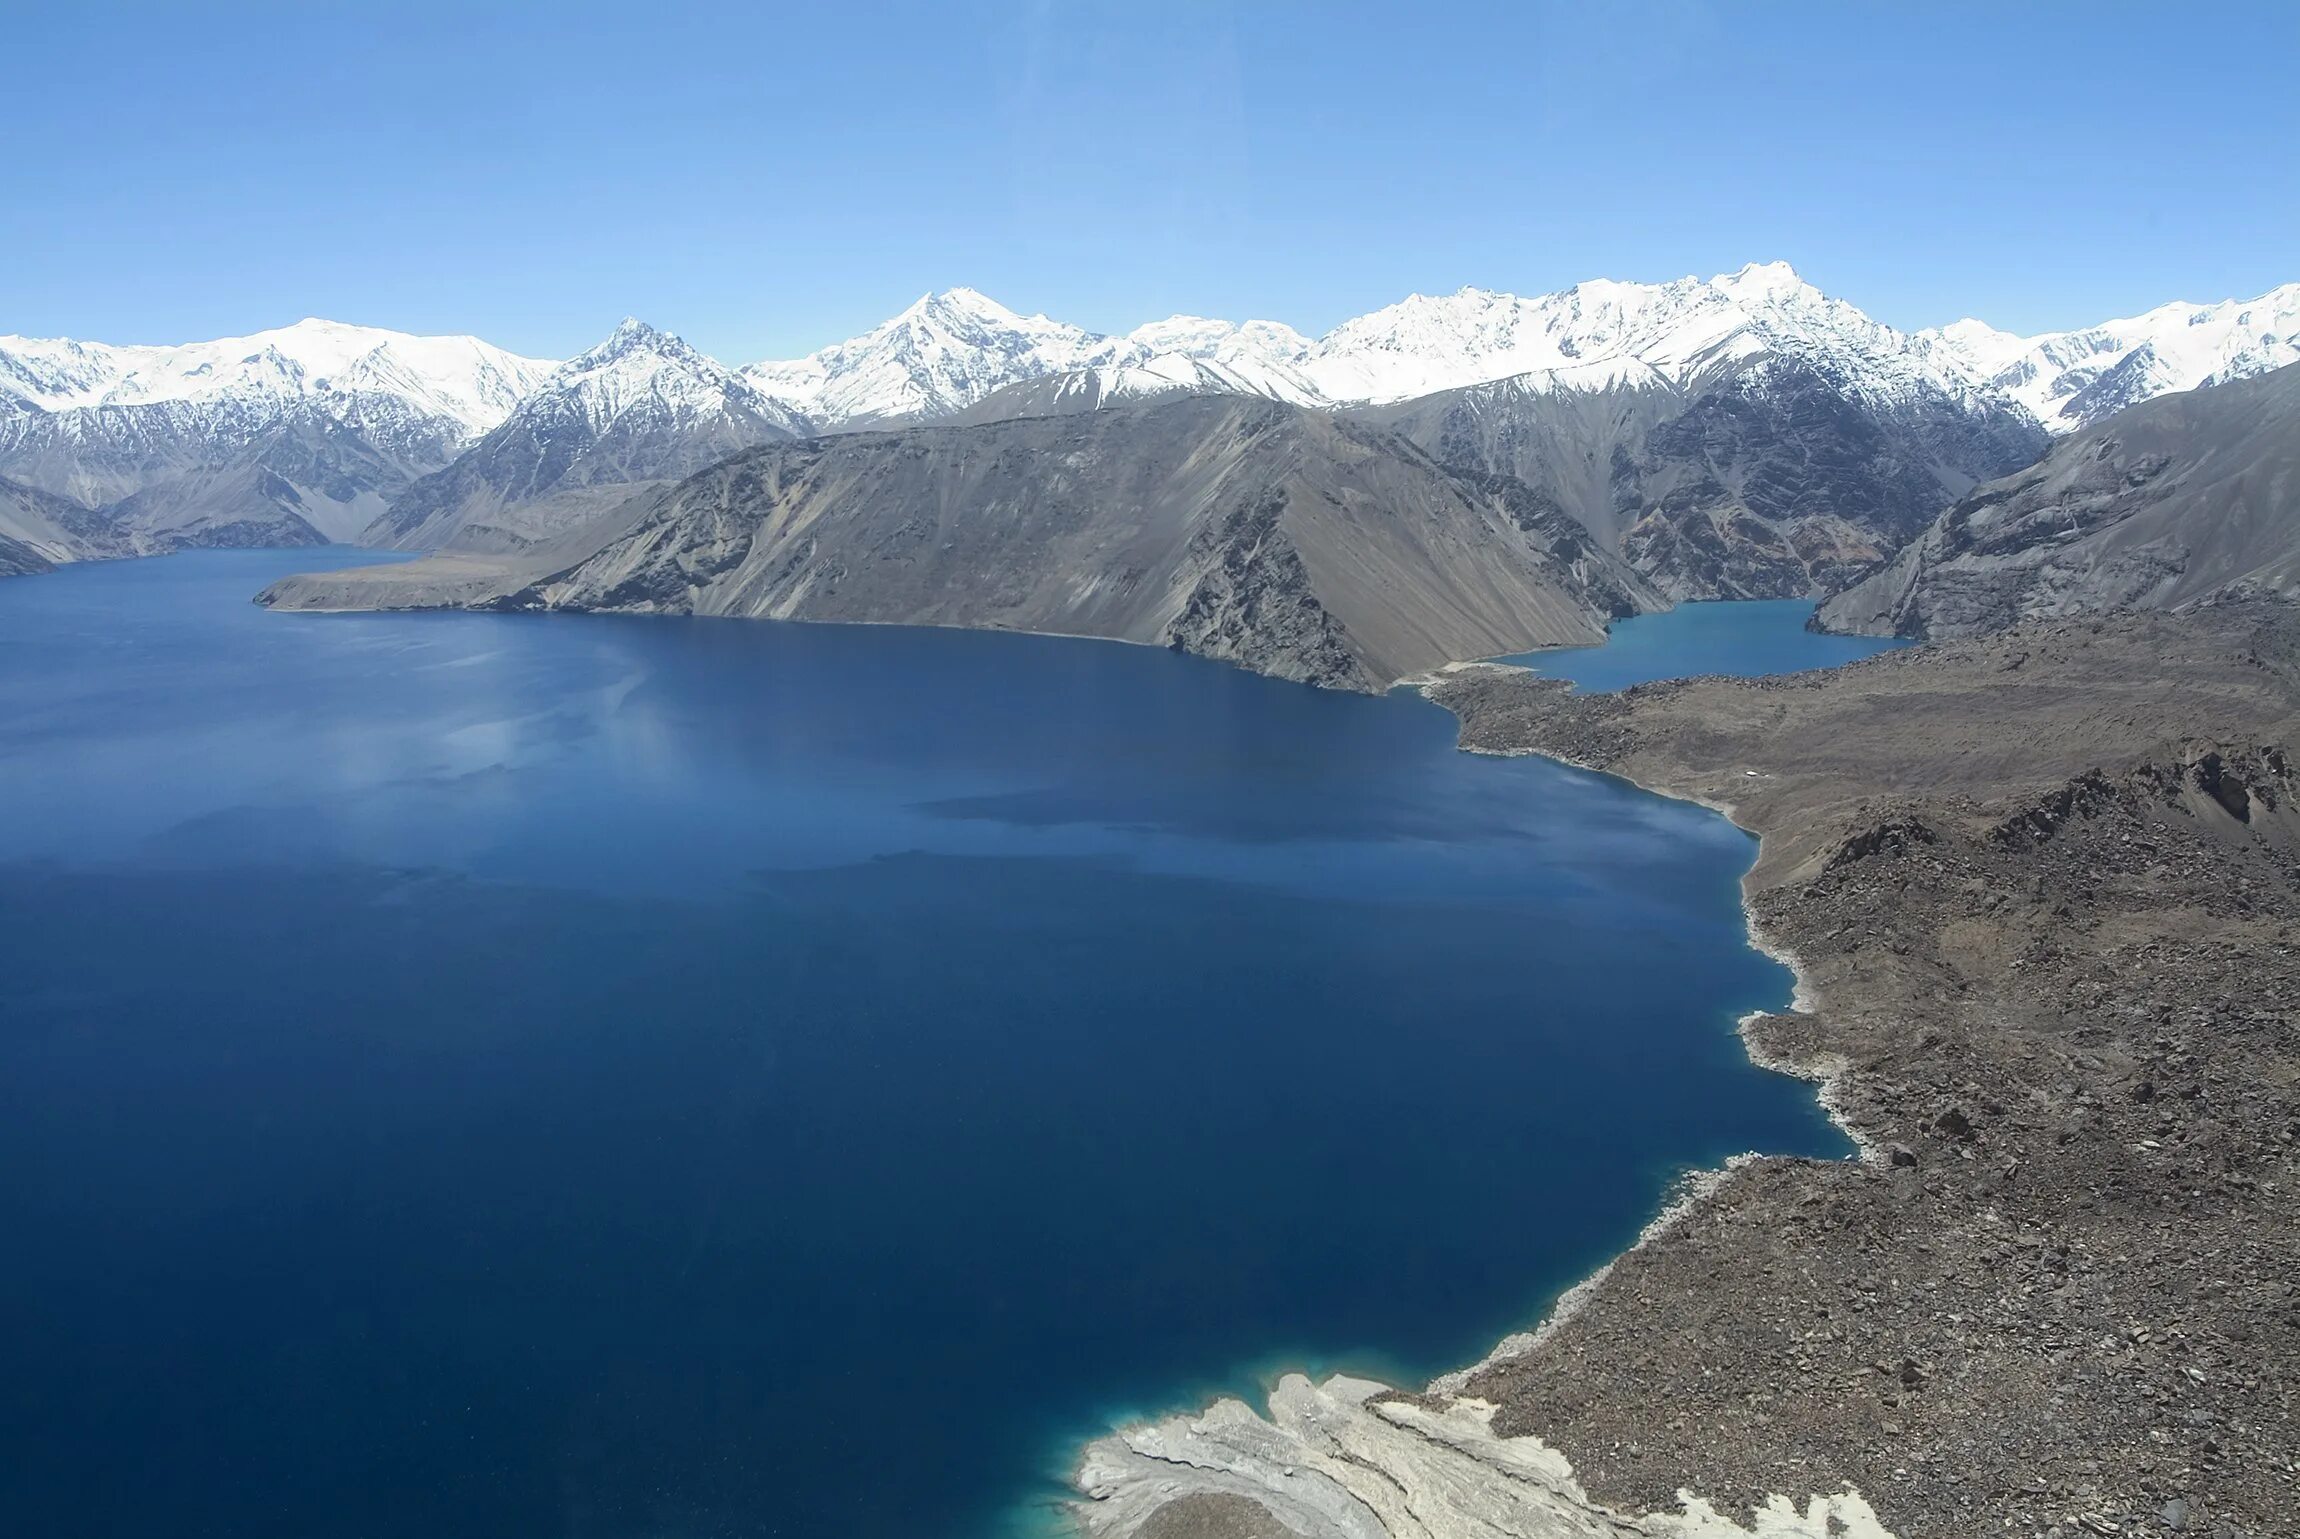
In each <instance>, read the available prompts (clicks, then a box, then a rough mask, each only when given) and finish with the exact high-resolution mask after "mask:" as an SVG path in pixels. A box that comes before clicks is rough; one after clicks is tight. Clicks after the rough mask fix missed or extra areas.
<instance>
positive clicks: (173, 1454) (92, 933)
mask: <svg viewBox="0 0 2300 1539" xmlns="http://www.w3.org/2000/svg"><path fill="white" fill-rule="evenodd" d="M343 559H344V557H343V556H342V554H341V553H337V552H310V551H304V552H231V553H204V554H198V555H189V556H182V557H171V558H168V559H165V560H154V561H141V562H123V563H118V564H113V565H105V566H89V567H82V568H75V569H69V570H66V571H64V572H61V573H58V574H55V575H53V576H44V577H40V578H32V579H20V580H11V581H9V582H6V583H0V809H5V812H4V813H0V938H4V942H5V947H6V951H5V973H4V977H0V1177H4V1179H0V1232H4V1233H6V1234H7V1235H8V1236H9V1237H10V1245H9V1250H10V1256H11V1263H10V1265H9V1266H8V1267H6V1268H4V1269H0V1311H4V1312H5V1314H6V1317H7V1318H8V1319H9V1320H10V1321H11V1322H12V1326H11V1331H10V1341H11V1352H10V1361H9V1367H8V1373H7V1385H6V1388H5V1390H4V1391H0V1447H6V1448H7V1449H8V1450H9V1451H10V1453H9V1457H8V1458H7V1459H5V1460H0V1511H5V1512H7V1513H9V1514H11V1526H12V1527H13V1528H15V1529H20V1530H21V1531H22V1532H26V1533H70V1534H74V1535H84V1536H109V1535H121V1536H126V1535H138V1536H147V1535H151V1534H155V1533H171V1534H202V1533H213V1534H232V1535H237V1536H280V1539H288V1536H296V1539H337V1536H340V1539H353V1536H359V1539H375V1536H398V1535H407V1536H417V1535H421V1536H425V1539H440V1536H460V1535H471V1536H481V1535H487V1536H499V1535H503V1534H509V1533H517V1534H524V1535H565V1536H568V1539H592V1536H624V1535H628V1536H633V1539H640V1536H645V1539H667V1536H685V1535H693V1536H704V1535H730V1534H742V1535H749V1534H794V1535H807V1536H818V1535H824V1534H838V1535H842V1536H859V1539H869V1536H877V1535H889V1536H892V1535H903V1536H906V1539H907V1536H914V1535H917V1534H919V1533H922V1532H930V1533H950V1534H959V1535H966V1534H979V1533H988V1532H996V1531H998V1530H1000V1529H1001V1528H1003V1527H1008V1526H1011V1525H1012V1524H1014V1523H1015V1522H1016V1521H1017V1520H1018V1517H1019V1518H1020V1519H1023V1520H1030V1521H1035V1520H1039V1519H1042V1518H1043V1517H1044V1515H1045V1511H1046V1509H1045V1506H1044V1502H1045V1500H1046V1499H1048V1498H1049V1497H1050V1496H1051V1495H1052V1491H1051V1479H1052V1476H1053V1475H1054V1474H1058V1473H1059V1471H1058V1469H1056V1468H1055V1466H1056V1465H1057V1464H1058V1462H1059V1451H1060V1450H1062V1449H1064V1448H1066V1447H1068V1446H1069V1444H1070V1441H1071V1440H1072V1439H1073V1438H1075V1437H1077V1436H1079V1435H1082V1434H1084V1433H1088V1432H1092V1431H1096V1430H1099V1429H1100V1428H1101V1427H1102V1426H1104V1425H1106V1424H1107V1421H1108V1419H1109V1418H1110V1416H1112V1415H1113V1414H1116V1413H1120V1412H1123V1411H1129V1410H1134V1411H1154V1410H1159V1409H1164V1408H1169V1407H1176V1406H1181V1405H1186V1404H1190V1403H1193V1402H1195V1401H1196V1400H1198V1399H1199V1398H1201V1397H1202V1396H1204V1395H1205V1394H1208V1393H1211V1392H1215V1391H1220V1390H1233V1391H1246V1392H1251V1391H1252V1390H1253V1389H1254V1388H1255V1387H1256V1383H1257V1378H1258V1376H1259V1375H1261V1374H1264V1373H1266V1372H1268V1371H1270V1370H1271V1369H1272V1368H1274V1367H1277V1366H1284V1365H1287V1364H1291V1363H1297V1362H1300V1363H1316V1364H1321V1365H1326V1366H1357V1367H1363V1368H1368V1369H1371V1370H1373V1371H1377V1372H1381V1373H1385V1374H1390V1375H1395V1376H1400V1377H1409V1378H1410V1377H1417V1376H1420V1375H1424V1374H1428V1373H1431V1372H1435V1371H1438V1370H1441V1369H1443V1368H1446V1367H1449V1366H1453V1365H1455V1364H1457V1363H1459V1362H1461V1361H1465V1360H1467V1359H1469V1358H1472V1357H1474V1356H1476V1355H1477V1354H1479V1353H1480V1352H1482V1351H1483V1350H1484V1349H1485V1348H1486V1347H1487V1346H1489V1345H1490V1344H1491V1343H1492V1341H1493V1340H1495V1339H1496V1338H1497V1337H1499V1336H1500V1335H1501V1334H1503V1333H1504V1332H1506V1331H1507V1330H1509V1329H1512V1328H1514V1327H1518V1326H1521V1325H1524V1324H1525V1323H1527V1322H1528V1321H1529V1320H1530V1319H1532V1318H1533V1317H1534V1316H1535V1315H1536V1314H1537V1313H1538V1311H1539V1310H1540V1308H1541V1307H1542V1306H1543V1304H1544V1303H1545V1302H1546V1301H1547V1299H1548V1298H1549V1297H1550V1296H1552V1295H1553V1294H1554V1293H1555V1291H1556V1290H1557V1289H1559V1288H1561V1287H1563V1286H1565V1285H1566V1284H1569V1283H1570V1282H1572V1281H1573V1280H1575V1279H1576V1278H1577V1277H1579V1276H1580V1275H1582V1274H1584V1273H1585V1272H1586V1271H1587V1270H1588V1269H1589V1268H1590V1267H1592V1266H1593V1265H1595V1264H1596V1263H1598V1262H1599V1261H1601V1260H1603V1259H1604V1258H1605V1257H1606V1256H1607V1255H1609V1254H1611V1253H1613V1252H1614V1251H1615V1250H1617V1249H1618V1248H1619V1247H1620V1246H1621V1245H1622V1244H1624V1243H1626V1242H1627V1241H1628V1240H1629V1239H1630V1238H1631V1237H1632V1236H1633V1235H1634V1234H1635V1233H1636V1231H1637V1229H1638V1228H1639V1227H1640V1225H1642V1223H1643V1222H1644V1221H1645V1219H1646V1218H1647V1216H1648V1215H1649V1214H1650V1213H1651V1212H1652V1211H1653V1209H1654V1207H1655V1205H1656V1204H1657V1202H1658V1201H1659V1200H1660V1199H1661V1197H1662V1195H1663V1193H1664V1191H1665V1190H1666V1188H1667V1186H1668V1185H1669V1183H1670V1182H1671V1181H1672V1180H1673V1179H1674V1178H1675V1177H1676V1176H1677V1174H1678V1173H1679V1172H1681V1171H1682V1170H1683V1169H1685V1168H1686V1167H1688V1166H1694V1165H1704V1164H1708V1163H1712V1162H1714V1161H1716V1160H1717V1159H1719V1158H1721V1157H1723V1156H1725V1155H1727V1154H1730V1153H1734V1152H1737V1151H1740V1150H1744V1149H1750V1148H1761V1149H1772V1150H1789V1151H1803V1152H1809V1153H1815V1154H1825V1155H1835V1154H1838V1153H1841V1152H1843V1146H1842V1143H1841V1141H1840V1140H1839V1138H1838V1136H1837V1134H1836V1133H1835V1131H1834V1130H1833V1129H1832V1128H1830V1127H1829V1125H1828V1124H1827V1122H1826V1121H1825V1119H1824V1118H1823V1117H1822V1116H1821V1114H1820V1113H1819V1111H1818V1110H1817V1108H1816V1107H1815V1105H1814V1103H1813V1100H1812V1097H1811V1095H1810V1093H1809V1091H1808V1089H1807V1087H1805V1086H1803V1085H1800V1084H1797V1083H1795V1082H1793V1081H1790V1080H1787V1079H1783V1078H1779V1077H1776V1076H1772V1075H1768V1074H1764V1073H1761V1072H1759V1071H1757V1070H1756V1069H1754V1068H1753V1067H1751V1066H1750V1065H1749V1064H1748V1062H1747V1061H1746V1059H1745V1058H1744V1057H1743V1055H1742V1053H1741V1051H1740V1045H1739V1043H1738V1041H1737V1040H1736V1039H1735V1037H1734V1036H1733V1035H1732V1024H1733V1021H1734V1019H1735V1017H1736V1016H1737V1015H1739V1014H1740V1013H1742V1012H1743V1011H1746V1010H1749V1009H1752V1008H1758V1007H1766V1006H1777V1005H1779V1004H1781V1003H1782V1002H1784V1001H1785V999H1786V997H1787V994H1788V979H1787V976H1786V974H1785V973H1784V972H1783V971H1782V969H1780V968H1779V967H1777V966H1776V965H1774V964H1773V963H1771V962H1770V961H1768V960H1766V959H1765V958H1763V957H1761V956H1759V955H1757V954H1756V953H1754V952H1752V951H1750V950H1749V949H1748V947H1747V945H1746V944H1745V936H1744V932H1743V926H1742V920H1741V915H1740V912H1739V908H1738V902H1737V889H1738V879H1739V876H1740V874H1741V872H1742V871H1743V870H1744V869H1745V867H1746V866H1747V863H1748V861H1749V859H1750V856H1751V853H1752V849H1751V844H1750V841H1749V840H1748V839H1747V838H1746V837H1744V836H1743V835H1741V834H1740V833H1739V832H1737V831H1735V830H1734V829H1732V828H1731V827H1730V826H1729V825H1727V824H1726V823H1724V822H1723V821H1722V820H1720V819H1718V818H1716V817H1713V816H1711V815H1709V814H1707V813H1705V812H1702V811H1700V810H1699V809H1696V808H1693V807H1689V806H1686V805H1683V804H1679V803H1674V802H1669V801H1664V800H1661V799H1658V798H1655V797H1651V796H1647V795H1644V794H1642V793H1639V792H1637V791H1635V790H1633V789H1631V788H1629V787H1627V786H1624V785H1622V784H1620V783H1618V782H1615V781H1611V780H1607V779H1604V778H1601V777H1596V776H1591V775H1584V774H1579V773H1576V772H1573V771H1569V770H1565V769H1562V768H1559V767H1557V766H1555V765H1551V764H1548V763H1545V762H1542V761H1538V760H1492V759H1480V758H1475V757H1471V756H1466V755H1462V754H1459V753H1457V752H1455V751H1454V749H1453V746H1452V745H1453V724H1452V721H1451V719H1450V718H1449V717H1447V716H1446V715H1445V714H1444V713H1442V712H1440V711H1438V710H1436V709H1435V708H1434V707H1431V706H1429V705H1427V704H1426V703H1424V702H1422V701H1419V700H1418V699H1413V698H1407V697H1397V698H1388V699H1367V698H1362V697H1356V696H1345V695H1335V694H1329V693H1321V692H1317V691H1313V690H1309V689H1305V688H1301V687H1298V686H1294V685H1288V684H1282V683H1277V682H1274V681H1271V680H1267V679H1260V678H1255V677H1252V676H1250V675H1247V674H1244V673H1239V672H1236V671H1233V670H1229V669H1225V668H1222V667H1218V666H1215V665H1211V664H1207V663H1202V662H1197V661H1193V660H1190V659H1186V658H1182V657H1178V656H1175V655H1172V654H1168V653H1164V652H1159V651H1153V650H1148V649H1143V648H1132V647H1119V646H1108V645H1100V644H1094V643H1087V642H1071V641H1058V640H1047V639H1040V638H1028V637H1017V636H1004V635H984V634H969V633H959V632H947V631H913V630H901V629H883V628H832V627H807V626H776V625H764V624H744V623H730V622H705V621H682V620H663V619H646V620H629V619H612V618H595V619H585V618H575V617H554V618H534V617H520V616H491V615H402V616H368V615H342V616H315V615H285V614H271V613H267V612H265V611H262V610H259V609H257V608H255V607H253V606H252V605H251V604H249V603H248V597H249V595H251V594H252V593H254V592H255V591H256V590H257V589H259V588H260V587H262V586H263V585H264V584H265V583H266V582H268V581H269V580H271V579H272V578H274V577H276V576H278V575H280V574H281V573H284V572H287V571H290V570H295V569H298V568H316V567H323V566H328V565H334V564H339V563H340V562H341V561H342V560H343ZM888 1432H891V1433H892V1434H893V1435H896V1436H898V1437H899V1438H900V1444H899V1446H898V1447H890V1446H889V1445H888V1444H887V1443H885V1442H884V1441H882V1440H881V1439H882V1436H883V1435H884V1434H886V1433H888Z"/></svg>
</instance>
